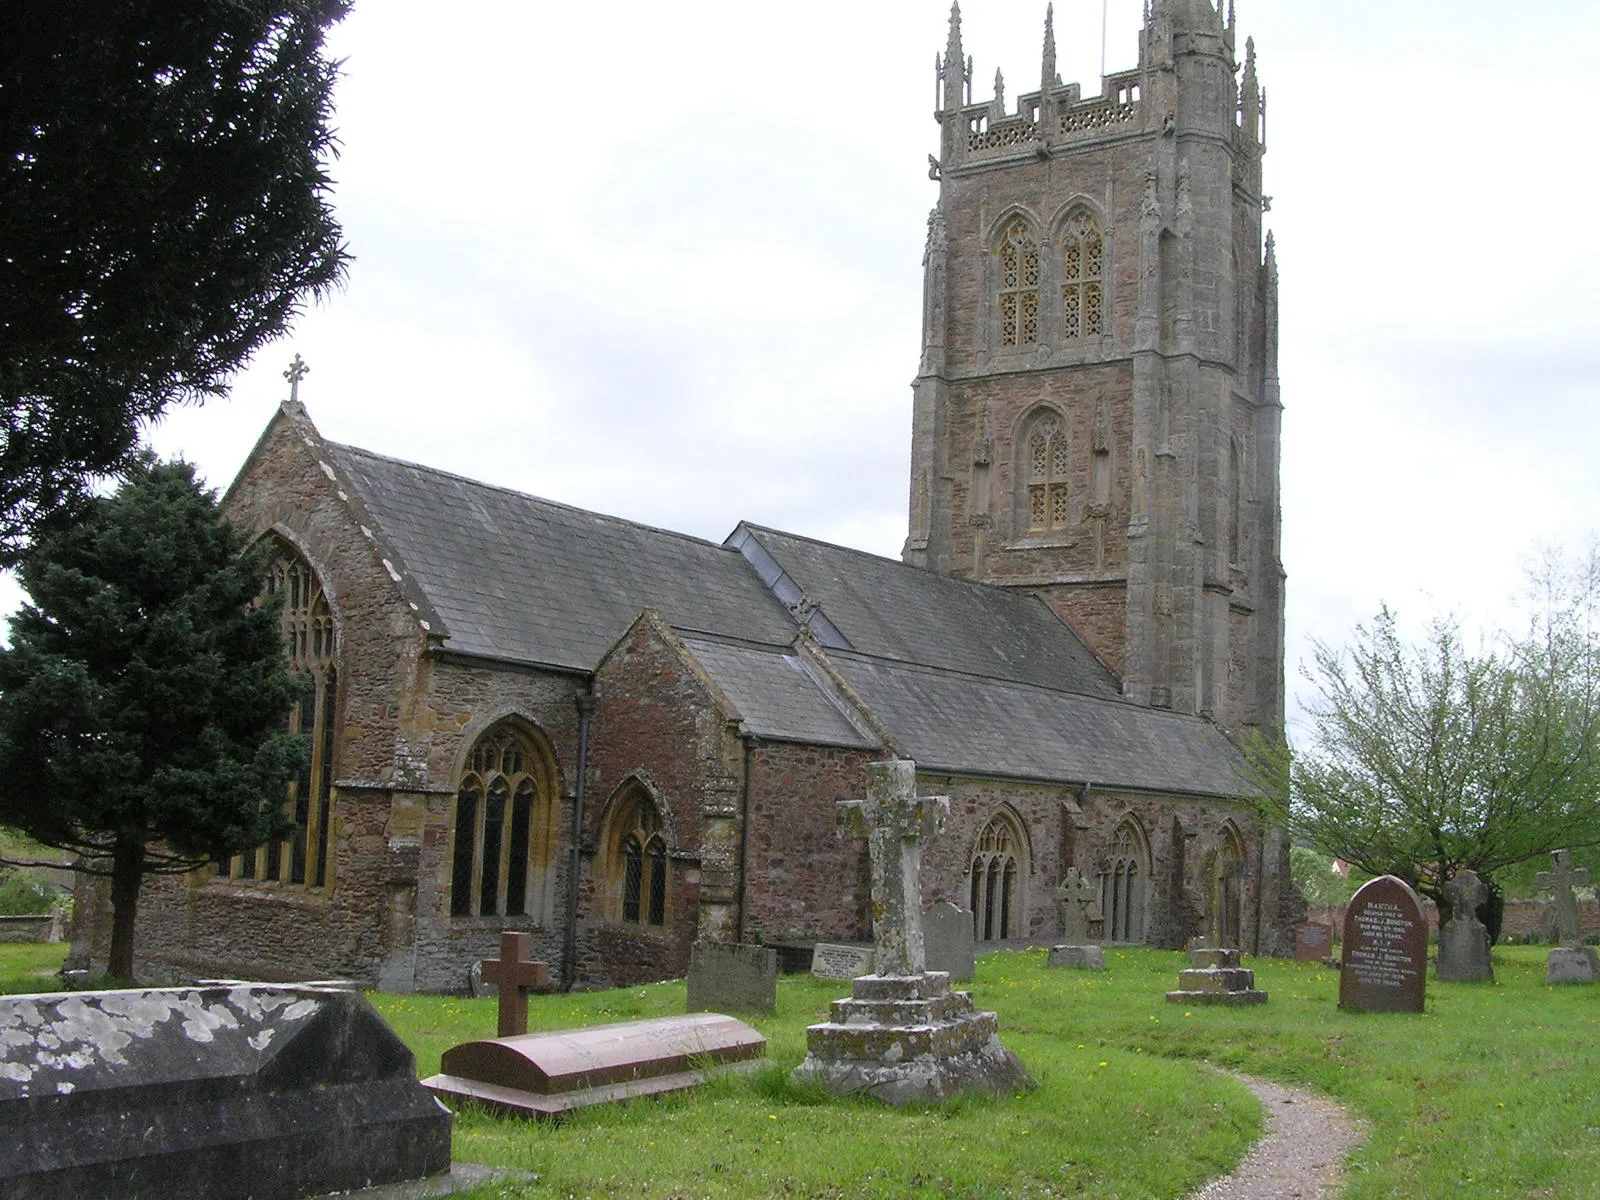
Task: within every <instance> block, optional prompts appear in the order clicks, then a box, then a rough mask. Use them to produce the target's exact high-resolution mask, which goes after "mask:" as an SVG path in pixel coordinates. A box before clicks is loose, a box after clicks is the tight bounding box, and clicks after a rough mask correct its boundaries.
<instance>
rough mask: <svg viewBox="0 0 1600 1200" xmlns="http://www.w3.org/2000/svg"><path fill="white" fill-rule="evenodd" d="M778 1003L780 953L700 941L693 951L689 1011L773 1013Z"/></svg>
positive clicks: (690, 958) (690, 961) (690, 969)
mask: <svg viewBox="0 0 1600 1200" xmlns="http://www.w3.org/2000/svg"><path fill="white" fill-rule="evenodd" d="M777 1006H778V952H777V951H776V950H773V949H771V948H770V947H767V946H747V945H740V944H735V943H724V942H696V943H695V944H694V945H693V946H692V947H691V948H690V950H689V1011H690V1012H708V1011H709V1012H723V1011H731V1012H750V1013H769V1012H771V1011H772V1010H773V1009H774V1008H776V1007H777Z"/></svg>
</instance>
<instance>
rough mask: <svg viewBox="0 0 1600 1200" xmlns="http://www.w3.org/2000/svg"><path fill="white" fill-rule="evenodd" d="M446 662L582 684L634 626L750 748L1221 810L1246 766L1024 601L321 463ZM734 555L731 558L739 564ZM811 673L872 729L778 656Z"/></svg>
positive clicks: (794, 546) (381, 470) (398, 466)
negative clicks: (665, 648) (671, 647)
mask: <svg viewBox="0 0 1600 1200" xmlns="http://www.w3.org/2000/svg"><path fill="white" fill-rule="evenodd" d="M324 445H325V447H326V452H327V454H328V456H329V459H330V460H331V462H332V464H333V466H334V467H335V468H336V472H337V473H338V474H339V475H341V476H343V477H344V478H345V479H346V480H347V481H348V483H349V484H350V486H351V487H352V488H353V490H354V492H355V493H356V499H357V500H358V501H359V509H360V510H362V517H363V520H370V521H371V522H372V523H373V526H374V533H375V535H376V536H377V538H378V541H379V544H380V545H381V546H382V547H384V551H385V553H386V555H392V556H393V559H392V561H391V569H392V570H394V571H395V573H396V574H397V575H399V576H400V577H401V579H402V580H403V581H404V585H405V586H406V587H407V588H408V589H410V590H411V593H412V594H413V595H414V596H415V597H417V598H418V602H419V603H420V602H421V601H422V600H425V601H426V602H427V605H428V606H429V607H430V608H431V610H432V612H431V615H434V616H437V618H438V619H439V620H440V621H441V622H442V623H443V625H444V629H443V630H442V631H441V630H438V629H437V628H436V629H435V630H434V632H435V633H441V634H442V635H443V636H444V642H443V645H444V647H445V648H446V649H448V650H451V651H455V652H459V653H463V654H469V655H475V656H481V657H485V658H491V659H496V660H500V661H509V662H520V663H526V664H529V665H532V666H546V667H554V668H560V669H565V670H572V671H578V672H588V671H591V670H593V669H594V667H595V666H596V665H597V664H598V663H599V661H600V660H601V658H603V657H604V655H605V654H606V652H607V651H608V650H609V649H610V648H611V646H612V645H613V644H614V643H615V642H616V641H617V639H618V638H620V637H621V636H622V634H623V633H624V632H625V631H626V630H627V628H628V627H629V626H630V625H631V624H632V623H633V621H634V620H635V619H636V618H637V617H638V615H639V613H640V612H641V611H642V610H643V609H644V608H646V607H650V608H654V609H656V610H657V611H658V612H659V613H660V614H661V616H662V619H663V620H664V621H665V622H666V623H667V624H668V625H669V626H670V627H672V628H673V629H674V630H675V631H677V633H678V635H679V636H680V637H681V638H682V639H683V640H684V643H685V645H686V647H687V648H688V650H689V652H690V653H691V654H693V655H694V656H695V658H696V659H697V661H699V663H700V664H701V666H702V667H703V668H704V669H705V670H706V672H707V674H708V675H710V677H711V678H712V679H713V680H714V681H715V682H716V683H717V685H718V686H719V687H720V688H722V690H723V692H724V693H725V694H726V695H727V697H728V699H729V700H730V701H732V702H733V704H734V705H735V706H736V707H737V708H738V709H739V711H740V714H741V716H742V717H743V719H744V722H745V728H746V729H747V730H748V731H749V732H750V733H752V734H754V735H756V736H758V737H768V738H774V739H781V740H786V741H797V742H806V743H813V744H819V745H833V746H846V747H857V748H868V747H872V746H875V745H877V744H878V742H877V740H876V739H875V738H874V737H872V736H870V735H869V734H866V733H863V732H862V731H863V729H866V728H870V727H872V724H871V719H876V721H877V722H879V724H880V725H881V727H882V728H885V729H887V730H889V731H890V733H891V734H892V736H893V739H894V741H895V743H896V744H897V747H898V749H899V750H900V751H901V752H903V753H906V754H909V755H910V756H911V757H913V758H915V759H916V760H917V762H918V765H919V766H921V767H922V768H924V769H925V770H929V771H936V772H950V773H956V774H978V775H987V776H995V777H1000V778H1013V779H1037V780H1043V781H1050V782H1071V783H1084V782H1087V783H1092V784H1095V785H1098V786H1101V787H1125V788H1135V789H1141V790H1148V791H1167V792H1177V793H1187V794H1199V795H1221V796H1229V795H1237V794H1238V793H1239V792H1240V791H1242V790H1244V789H1243V784H1242V782H1241V780H1242V776H1241V775H1240V773H1239V763H1240V757H1239V753H1238V751H1237V750H1236V748H1235V747H1234V746H1233V745H1232V743H1230V742H1229V741H1228V739H1227V738H1226V737H1225V736H1224V735H1223V733H1222V732H1221V730H1219V729H1218V728H1217V727H1216V726H1214V725H1212V724H1211V723H1210V722H1208V721H1205V720H1202V719H1200V718H1198V717H1190V716H1184V715H1181V714H1176V713H1170V712H1162V711H1157V710H1153V709H1147V708H1142V707H1140V706H1138V705H1135V704H1132V703H1130V702H1128V701H1126V700H1124V699H1123V698H1122V697H1121V694H1120V690H1119V689H1118V686H1117V682H1116V680H1115V679H1114V678H1113V677H1112V676H1111V674H1110V672H1109V671H1107V670H1106V668H1105V667H1104V666H1103V665H1102V664H1101V663H1100V662H1099V660H1097V659H1096V658H1095V657H1094V656H1093V655H1092V654H1091V653H1090V652H1089V651H1088V649H1087V648H1086V647H1085V646H1084V645H1083V643H1082V642H1080V641H1079V640H1078V638H1077V637H1076V636H1075V635H1073V633H1072V632H1071V630H1069V629H1068V628H1067V627H1066V626H1065V625H1064V624H1063V623H1061V622H1060V621H1059V620H1058V619H1057V618H1056V616H1055V614H1054V613H1053V612H1051V610H1050V609H1049V607H1048V606H1047V605H1046V604H1045V603H1044V602H1043V601H1041V600H1039V599H1037V598H1036V597H1034V596H1032V595H1028V594H1025V593H1022V592H1017V591H1006V590H1004V589H1001V588H996V587H992V586H989V585H985V584H979V583H971V582H968V581H965V580H958V579H950V578H947V577H944V576H940V575H936V574H934V573H932V572H930V571H925V570H922V569H920V568H916V567H908V566H905V565H904V564H902V563H899V562H896V561H894V560H892V559H886V558H881V557H879V556H877V555H872V554H866V553H864V552H861V551H858V550H850V549H846V548H845V547H842V546H833V545H829V544H827V543H824V542H817V541H813V540H811V539H809V538H803V537H797V536H795V535H793V534H787V533H782V532H780V531H778V530H773V529H765V528H762V527H759V526H751V525H741V526H739V528H738V529H737V530H735V532H734V534H733V535H732V536H730V538H729V539H728V543H727V544H724V545H720V546H719V545H716V544H714V543H711V542H707V541H703V540H701V539H699V538H693V537H689V536H687V535H685V534H680V533H674V532H671V531H670V530H664V529H656V528H652V527H650V526H646V525H639V524H636V523H634V522H632V521H625V520H622V519H620V518H617V517H608V516H603V515H601V514H599V513H593V512H588V511H585V510H583V509H578V508H573V507H571V506H569V505H565V504H558V503H555V502H553V501H549V500H541V499H539V498H537V497H534V496H528V495H525V494H523V493H520V492H514V491H510V490H508V489H505V488H497V487H491V486H489V485H488V484H484V483H479V482H476V481H474V480H471V479H466V478H463V477H461V476H458V475H452V474H449V473H447V472H444V471H437V470H433V469H432V468H429V467H423V466H418V465H415V464H412V463H406V462H400V461H398V460H396V459H391V458H385V457H382V456H380V455H376V454H372V453H369V452H367V451H365V450H359V449H355V448H353V447H349V446H339V445H334V444H330V443H324ZM739 547H742V552H741V549H740V548H739ZM802 596H803V597H804V598H806V599H809V600H811V601H815V602H819V603H820V605H821V611H820V613H819V614H818V615H816V616H814V617H813V618H812V619H811V620H810V622H809V623H810V624H811V627H812V629H813V632H815V633H816V634H817V637H818V641H819V642H820V643H821V646H822V649H821V651H820V652H821V653H822V654H823V655H824V656H825V657H826V658H827V659H828V660H829V661H830V662H831V663H832V664H833V666H834V667H835V668H836V669H837V670H838V672H839V674H840V675H841V676H842V677H843V678H844V679H845V680H846V681H848V683H849V685H850V686H851V687H852V688H854V689H855V690H856V692H857V693H858V695H859V696H860V698H861V700H862V701H863V702H864V703H865V705H866V706H867V708H868V709H869V710H870V718H871V719H869V718H868V717H867V716H864V715H858V717H857V719H856V720H855V721H852V720H851V719H849V718H848V717H847V716H846V715H845V711H844V709H845V705H846V700H845V699H844V698H843V697H842V696H840V695H838V694H836V689H835V687H834V685H833V684H832V683H831V682H827V681H825V680H824V679H823V678H821V677H816V676H813V674H811V673H810V672H808V671H807V670H806V669H805V668H804V667H803V666H802V665H801V660H800V657H799V655H798V654H797V653H796V651H795V650H794V649H793V647H792V642H793V639H794V637H795V633H796V618H795V616H794V615H793V613H792V612H791V611H790V609H789V608H788V607H786V602H788V603H792V602H794V601H796V600H798V599H800V598H801V597H802Z"/></svg>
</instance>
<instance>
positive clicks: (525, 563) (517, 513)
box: [327, 444, 795, 671]
mask: <svg viewBox="0 0 1600 1200" xmlns="http://www.w3.org/2000/svg"><path fill="white" fill-rule="evenodd" d="M327 449H328V452H329V454H330V456H331V457H332V458H333V460H334V465H335V466H336V467H337V468H338V469H339V470H340V471H342V472H343V473H344V474H346V475H348V476H349V477H350V479H351V481H352V482H354V484H355V485H356V488H357V491H358V493H359V496H360V499H361V501H362V503H363V504H364V505H365V507H366V509H367V512H368V514H369V515H370V516H371V518H372V520H373V521H374V522H375V523H376V525H377V529H378V531H379V532H380V533H381V536H382V541H383V543H384V544H385V545H387V546H388V547H389V548H391V549H392V550H393V551H395V552H396V553H397V554H398V556H399V558H400V560H401V561H400V562H399V563H396V564H395V566H396V567H397V568H398V569H399V570H401V571H404V572H407V573H409V574H410V575H411V577H412V580H413V581H414V582H415V583H416V585H417V586H418V587H420V589H421V591H422V593H423V594H424V595H425V596H426V597H427V598H428V600H429V602H430V603H431V604H432V605H433V608H434V611H435V612H437V613H438V615H439V616H440V617H441V618H442V619H443V621H444V623H445V632H446V633H447V634H448V637H447V640H446V641H445V643H444V645H445V648H446V649H448V650H453V651H459V652H461V653H464V654H472V655H481V656H483V657H488V658H495V659H501V660H506V661H511V662H522V663H529V664H535V665H545V666H553V667H561V668H566V669H570V670H578V671H589V670H592V669H593V668H594V666H595V664H597V663H598V662H599V661H600V659H601V658H602V657H603V656H604V655H605V652H606V651H607V650H609V649H610V648H611V646H612V644H613V643H614V642H616V640H617V639H618V638H619V637H621V636H622V634H623V633H624V632H625V631H626V630H627V628H628V626H629V625H631V624H632V623H633V621H634V619H635V618H636V617H637V616H638V615H639V613H640V611H641V610H643V609H644V608H645V607H647V606H648V607H651V608H654V609H656V610H657V611H659V612H660V613H661V615H662V619H663V620H665V621H666V622H667V624H669V625H671V626H673V627H674V628H677V629H681V630H704V631H714V632H717V633H721V634H725V635H728V636H731V637H737V638H743V639H745V640H748V641H753V642H768V643H776V644H779V645H782V644H786V643H787V642H789V641H790V639H792V638H793V636H794V632H795V624H794V620H793V618H791V617H790V615H789V613H788V610H787V609H785V608H784V606H783V605H782V604H781V603H780V602H779V601H778V600H777V599H776V598H775V597H774V596H773V595H772V593H771V592H769V591H768V590H767V588H766V587H765V586H764V585H763V584H762V583H761V580H760V579H759V578H758V577H757V576H756V575H755V574H754V572H752V571H751V570H750V569H749V567H747V566H746V565H745V562H744V560H743V559H742V558H741V557H740V556H739V554H738V553H737V552H736V551H733V550H730V549H727V548H725V547H722V546H719V545H717V544H715V543H713V542H707V541H702V540H701V539H699V538H693V537H689V536H687V535H686V534H681V533H672V532H670V531H668V530H664V529H654V528H651V527H649V526H647V525H638V524H635V523H634V522H632V521H624V520H621V519H620V518H617V517H607V516H602V515H601V514H599V513H593V512H588V511H586V510H584V509H579V508H572V507H570V506H568V505H565V504H557V503H555V502H553V501H550V500H541V499H538V498H537V497H534V496H528V495H525V494H523V493H521V492H513V491H510V490H508V489H506V488H497V487H491V486H490V485H488V484H485V483H478V482H476V481H475V480H471V479H465V478H463V477H461V476H459V475H451V474H448V473H447V472H444V471H436V470H433V469H432V468H429V467H422V466H417V465H415V464H413V463H406V462H400V461H398V460H396V459H392V458H384V457H382V456H380V455H377V454H371V453H369V452H367V451H365V450H358V449H355V448H353V447H350V446H338V445H333V444H328V445H327Z"/></svg>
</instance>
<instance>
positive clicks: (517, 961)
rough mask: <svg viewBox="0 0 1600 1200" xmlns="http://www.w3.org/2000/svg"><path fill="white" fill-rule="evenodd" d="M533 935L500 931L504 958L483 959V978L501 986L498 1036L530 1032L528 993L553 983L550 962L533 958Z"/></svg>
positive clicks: (501, 956) (501, 953)
mask: <svg viewBox="0 0 1600 1200" xmlns="http://www.w3.org/2000/svg"><path fill="white" fill-rule="evenodd" d="M532 943H533V938H532V937H531V936H529V935H528V934H526V933H511V932H510V931H504V932H502V933H501V934H500V957H499V958H486V959H484V960H483V981H484V982H485V983H495V984H499V985H500V1024H499V1032H498V1033H497V1034H496V1036H497V1037H503V1038H504V1037H518V1036H520V1035H522V1034H524V1033H527V1032H528V993H529V992H530V991H532V990H533V989H534V988H542V987H545V986H547V985H548V984H549V982H550V964H549V963H545V962H531V961H529V958H528V954H529V949H530V947H531V945H532Z"/></svg>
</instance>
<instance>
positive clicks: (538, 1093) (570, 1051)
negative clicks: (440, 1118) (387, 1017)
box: [422, 1013, 767, 1117]
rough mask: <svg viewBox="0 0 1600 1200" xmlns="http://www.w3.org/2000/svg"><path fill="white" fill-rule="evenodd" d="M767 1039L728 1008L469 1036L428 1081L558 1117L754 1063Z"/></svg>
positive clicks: (456, 1093)
mask: <svg viewBox="0 0 1600 1200" xmlns="http://www.w3.org/2000/svg"><path fill="white" fill-rule="evenodd" d="M766 1047H767V1039H766V1038H764V1037H762V1036H761V1034H759V1033H757V1032H756V1031H755V1030H754V1029H752V1028H751V1027H750V1026H748V1025H746V1024H745V1023H744V1022H743V1021H740V1020H737V1019H735V1018H733V1017H729V1016H724V1015H723V1014H721V1013H691V1014H689V1015H688V1016H682V1017H656V1018H652V1019H650V1020H646V1021H623V1022H620V1023H617V1024H614V1025H590V1026H588V1027H587V1028H583V1029H561V1030H555V1031H553V1032H550V1033H525V1034H521V1035H518V1036H516V1037H504V1038H490V1039H487V1040H485V1041H481V1042H463V1043H462V1044H461V1045H459V1046H453V1047H451V1048H450V1049H449V1050H446V1051H445V1052H444V1056H443V1058H442V1059H441V1061H440V1064H439V1065H440V1067H441V1068H442V1070H441V1071H440V1073H439V1074H438V1075H431V1076H429V1077H428V1078H427V1079H424V1080H423V1081H422V1086H423V1087H426V1088H430V1089H431V1090H432V1091H433V1092H434V1093H436V1094H437V1095H440V1096H445V1097H449V1098H454V1099H460V1100H471V1101H474V1102H476V1103H478V1104H482V1105H485V1106H486V1107H489V1108H493V1109H496V1110H498V1111H501V1112H508V1113H512V1114H516V1115H521V1116H531V1117H559V1116H560V1115H562V1114H563V1113H567V1112H570V1111H572V1110H573V1109H575V1108H584V1107H586V1106H588V1105H591V1104H607V1103H611V1102H613V1101H617V1100H628V1099H632V1098H634V1097H638V1096H659V1095H662V1094H663V1093H666V1092H675V1091H680V1090H682V1089H683V1088H688V1087H693V1086H694V1085H695V1084H698V1083H703V1082H704V1081H705V1080H706V1078H707V1076H708V1075H709V1074H710V1073H711V1072H712V1071H714V1070H718V1069H722V1070H731V1069H740V1068H744V1069H748V1068H750V1067H754V1066H755V1065H757V1064H756V1060H758V1059H759V1058H761V1056H762V1055H763V1054H765V1053H766Z"/></svg>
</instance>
